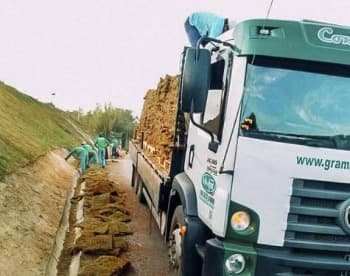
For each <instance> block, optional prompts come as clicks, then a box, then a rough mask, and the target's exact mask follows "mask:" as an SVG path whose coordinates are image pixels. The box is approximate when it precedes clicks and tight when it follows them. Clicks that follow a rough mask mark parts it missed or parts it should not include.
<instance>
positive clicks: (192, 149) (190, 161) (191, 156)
mask: <svg viewBox="0 0 350 276" xmlns="http://www.w3.org/2000/svg"><path fill="white" fill-rule="evenodd" d="M193 159H194V145H191V147H190V152H189V154H188V166H189V167H190V168H192V164H193Z"/></svg>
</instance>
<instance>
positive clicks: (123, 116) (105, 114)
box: [70, 103, 136, 148]
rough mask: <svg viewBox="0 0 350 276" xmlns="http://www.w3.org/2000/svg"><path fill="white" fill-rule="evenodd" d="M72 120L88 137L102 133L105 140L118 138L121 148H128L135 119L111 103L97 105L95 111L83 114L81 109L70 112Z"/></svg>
mask: <svg viewBox="0 0 350 276" xmlns="http://www.w3.org/2000/svg"><path fill="white" fill-rule="evenodd" d="M70 115H71V116H72V117H73V119H74V120H76V121H78V122H79V123H80V125H81V126H82V128H83V129H84V130H86V131H87V132H88V133H90V135H92V136H94V137H96V136H98V135H99V134H100V133H103V135H105V137H106V138H108V139H112V138H118V139H121V141H122V146H123V148H128V142H129V140H130V139H131V138H132V136H133V132H134V127H135V124H136V117H134V116H133V115H132V111H131V110H127V109H121V108H116V107H113V106H112V104H111V103H109V104H105V105H103V106H102V105H101V104H97V105H96V107H95V109H93V110H91V111H88V112H87V113H84V112H83V111H82V110H81V109H79V110H78V111H73V112H70Z"/></svg>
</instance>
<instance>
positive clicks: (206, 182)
mask: <svg viewBox="0 0 350 276" xmlns="http://www.w3.org/2000/svg"><path fill="white" fill-rule="evenodd" d="M202 187H203V189H204V191H206V192H207V193H208V194H210V195H213V194H214V193H215V190H216V182H215V179H214V178H213V177H212V176H211V175H210V174H209V173H204V174H203V175H202Z"/></svg>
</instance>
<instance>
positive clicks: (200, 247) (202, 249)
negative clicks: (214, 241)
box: [196, 244, 206, 260]
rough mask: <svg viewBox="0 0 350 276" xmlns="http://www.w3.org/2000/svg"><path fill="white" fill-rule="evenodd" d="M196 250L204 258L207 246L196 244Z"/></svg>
mask: <svg viewBox="0 0 350 276" xmlns="http://www.w3.org/2000/svg"><path fill="white" fill-rule="evenodd" d="M196 251H197V253H198V255H199V256H200V257H201V259H202V260H204V256H205V251H206V250H205V246H203V245H199V244H196Z"/></svg>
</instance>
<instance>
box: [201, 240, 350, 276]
mask: <svg viewBox="0 0 350 276" xmlns="http://www.w3.org/2000/svg"><path fill="white" fill-rule="evenodd" d="M234 254H241V255H242V256H243V257H244V258H245V260H246V266H245V269H244V270H243V271H242V272H241V273H239V274H229V273H227V271H226V269H225V262H226V260H227V259H228V258H229V257H230V256H232V255H234ZM349 271H350V261H349V260H348V258H346V256H345V257H344V256H342V255H339V256H331V255H329V252H318V251H314V252H307V253H305V252H300V251H292V250H291V249H287V248H283V247H275V246H260V245H258V246H256V247H254V248H253V247H251V246H249V245H247V244H233V243H228V242H225V241H222V240H219V239H217V238H214V239H210V240H208V241H207V242H206V246H205V254H204V259H203V266H202V275H204V276H220V275H240V276H243V275H244V276H246V275H255V276H267V275H268V276H273V275H279V276H291V275H323V276H326V275H331V276H337V275H339V276H341V275H348V274H346V272H348V273H349ZM349 275H350V273H349Z"/></svg>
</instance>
